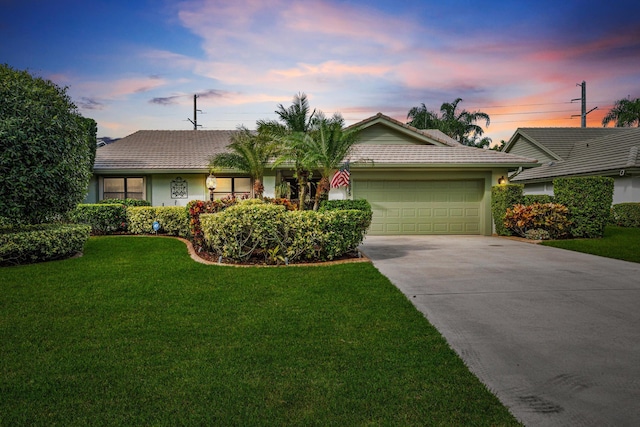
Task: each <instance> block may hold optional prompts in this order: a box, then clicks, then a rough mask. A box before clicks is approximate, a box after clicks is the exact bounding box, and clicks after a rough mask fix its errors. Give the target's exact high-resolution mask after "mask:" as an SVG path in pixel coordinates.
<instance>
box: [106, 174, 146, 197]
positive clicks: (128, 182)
mask: <svg viewBox="0 0 640 427" xmlns="http://www.w3.org/2000/svg"><path fill="white" fill-rule="evenodd" d="M102 189H103V195H102V198H103V199H121V200H124V199H137V200H143V199H144V178H129V177H127V178H104V182H103V186H102Z"/></svg>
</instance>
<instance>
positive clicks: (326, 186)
mask: <svg viewBox="0 0 640 427" xmlns="http://www.w3.org/2000/svg"><path fill="white" fill-rule="evenodd" d="M329 190H331V183H330V182H329V178H327V177H322V178H321V179H320V182H319V183H318V188H317V190H316V201H315V203H314V204H313V210H314V211H317V210H318V209H319V208H320V202H321V201H322V200H326V199H327V198H328V197H329Z"/></svg>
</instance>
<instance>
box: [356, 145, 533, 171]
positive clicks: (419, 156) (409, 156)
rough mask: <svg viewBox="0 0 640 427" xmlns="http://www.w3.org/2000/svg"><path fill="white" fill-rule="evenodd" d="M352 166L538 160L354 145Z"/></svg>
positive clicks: (464, 150) (461, 150) (471, 150)
mask: <svg viewBox="0 0 640 427" xmlns="http://www.w3.org/2000/svg"><path fill="white" fill-rule="evenodd" d="M350 161H351V162H353V163H354V164H355V165H358V164H364V165H366V164H369V165H371V164H373V166H379V167H392V166H409V165H429V166H439V165H441V166H446V167H450V166H451V165H456V166H466V167H469V166H489V165H490V166H503V167H519V166H522V167H535V166H537V165H538V161H537V160H535V159H531V158H528V157H522V156H517V155H515V154H509V153H503V152H500V151H494V150H486V149H482V148H475V147H466V146H463V145H458V146H457V147H438V146H434V145H413V144H407V145H367V144H358V145H356V146H354V149H353V151H352V153H351V156H350Z"/></svg>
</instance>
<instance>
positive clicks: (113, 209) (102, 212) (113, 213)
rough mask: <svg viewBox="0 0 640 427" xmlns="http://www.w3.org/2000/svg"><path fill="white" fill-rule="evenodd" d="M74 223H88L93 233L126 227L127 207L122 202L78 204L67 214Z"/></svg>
mask: <svg viewBox="0 0 640 427" xmlns="http://www.w3.org/2000/svg"><path fill="white" fill-rule="evenodd" d="M69 219H70V220H71V221H72V222H74V223H76V224H88V225H90V226H91V232H92V233H93V234H111V233H117V232H123V231H126V229H127V208H126V206H125V205H123V204H106V203H103V204H80V205H78V206H77V207H76V208H75V209H74V210H73V211H71V212H70V214H69Z"/></svg>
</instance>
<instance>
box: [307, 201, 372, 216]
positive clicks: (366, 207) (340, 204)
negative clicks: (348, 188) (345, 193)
mask: <svg viewBox="0 0 640 427" xmlns="http://www.w3.org/2000/svg"><path fill="white" fill-rule="evenodd" d="M349 209H356V210H359V211H363V212H369V213H371V212H372V211H371V203H369V201H368V200H366V199H356V200H325V201H323V202H322V204H321V205H320V208H319V209H318V211H320V212H324V211H333V210H349Z"/></svg>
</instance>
